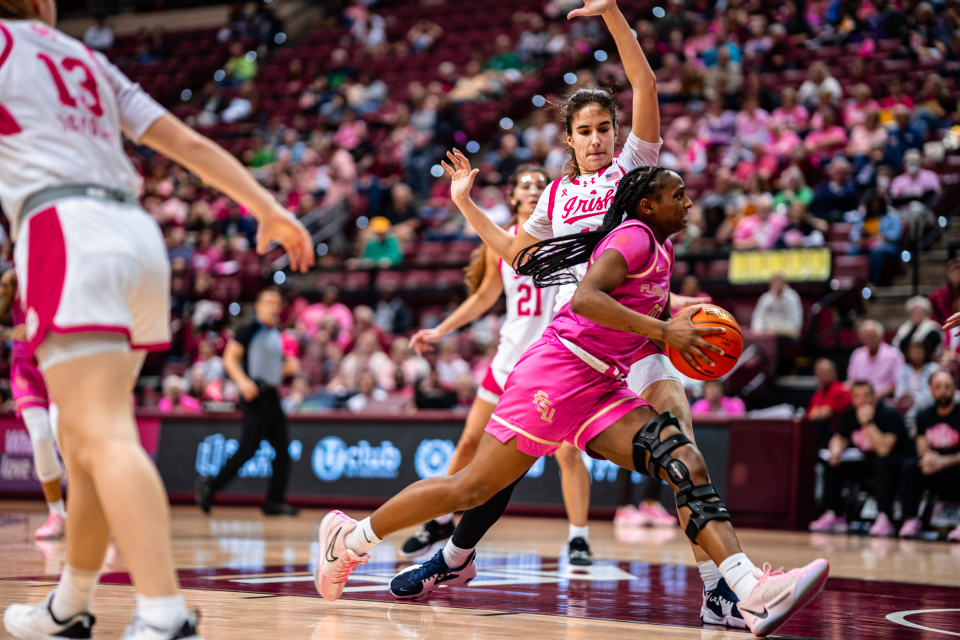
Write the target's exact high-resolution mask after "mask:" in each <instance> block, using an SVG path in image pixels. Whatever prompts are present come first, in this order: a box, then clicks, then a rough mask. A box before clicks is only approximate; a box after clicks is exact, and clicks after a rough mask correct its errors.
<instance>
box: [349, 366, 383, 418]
mask: <svg viewBox="0 0 960 640" xmlns="http://www.w3.org/2000/svg"><path fill="white" fill-rule="evenodd" d="M388 397H389V396H388V394H387V392H386V391H384V390H383V389H381V388H380V387H379V386H378V385H377V377H376V376H375V375H374V374H373V372H372V371H370V370H364V371H362V372H361V373H360V376H359V377H358V379H357V387H356V393H355V394H353V395H352V396H350V398H349V399H348V400H347V409H350V411H353V412H354V413H359V412H360V411H363V410H365V409H367V408H368V407H369V405H370V404H371V403H374V402H384V401H386V400H387V398H388Z"/></svg>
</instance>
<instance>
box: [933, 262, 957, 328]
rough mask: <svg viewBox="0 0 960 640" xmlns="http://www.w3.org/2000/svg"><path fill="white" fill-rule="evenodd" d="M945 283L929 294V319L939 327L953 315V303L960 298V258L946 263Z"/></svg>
mask: <svg viewBox="0 0 960 640" xmlns="http://www.w3.org/2000/svg"><path fill="white" fill-rule="evenodd" d="M946 281H947V282H946V284H944V285H943V286H942V287H937V288H936V289H934V290H933V292H932V293H931V294H930V318H931V319H932V320H933V321H934V322H936V323H937V324H940V325H942V324H943V323H945V322H946V321H947V318H949V317H950V316H952V315H953V314H954V312H955V309H954V303H955V302H956V300H957V299H958V298H960V258H954V259H953V260H949V261H947V273H946Z"/></svg>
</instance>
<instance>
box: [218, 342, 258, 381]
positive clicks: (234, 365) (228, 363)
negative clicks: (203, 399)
mask: <svg viewBox="0 0 960 640" xmlns="http://www.w3.org/2000/svg"><path fill="white" fill-rule="evenodd" d="M241 355H243V354H241V353H238V352H237V351H235V350H234V349H233V348H232V347H231V345H230V344H228V345H227V348H226V350H224V352H223V370H224V371H226V372H227V375H228V376H230V379H231V380H233V381H234V382H235V383H237V384H238V385H242V384H244V383H246V382H253V380H251V379H250V378H249V377H247V374H246V372H245V371H244V370H243V367H242V366H240V356H241Z"/></svg>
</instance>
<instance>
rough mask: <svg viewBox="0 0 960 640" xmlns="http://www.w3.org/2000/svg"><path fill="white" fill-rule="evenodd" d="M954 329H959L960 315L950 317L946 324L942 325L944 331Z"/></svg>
mask: <svg viewBox="0 0 960 640" xmlns="http://www.w3.org/2000/svg"><path fill="white" fill-rule="evenodd" d="M956 327H960V313H955V314H953V315H952V316H950V317H949V318H947V321H946V322H944V323H943V330H944V331H950V330H951V329H954V328H956Z"/></svg>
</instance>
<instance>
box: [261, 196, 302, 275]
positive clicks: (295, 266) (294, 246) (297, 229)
mask: <svg viewBox="0 0 960 640" xmlns="http://www.w3.org/2000/svg"><path fill="white" fill-rule="evenodd" d="M272 241H276V242H279V243H280V246H282V247H283V250H284V251H286V252H287V255H288V256H290V270H291V271H299V272H301V273H306V272H307V269H309V268H310V267H312V266H313V263H314V260H315V256H314V254H313V240H312V239H311V238H310V234H309V233H307V230H306V228H304V226H303V224H301V223H300V221H299V220H297V219H296V218H295V217H293V214H292V213H290V212H289V211H287V210H286V209H282V208H280V207H279V206H278V207H276V208H275V209H274V210H273V212H272V213H271V214H269V215H267V216H266V217H264V218H263V219H262V220H260V224H258V225H257V253H259V254H264V253H266V252H267V249H268V248H269V247H270V242H272Z"/></svg>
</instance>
